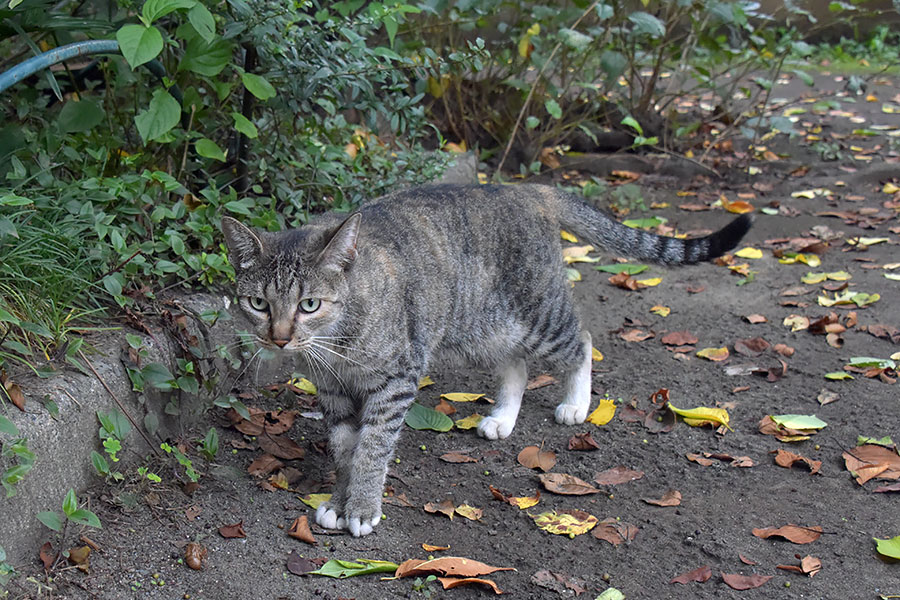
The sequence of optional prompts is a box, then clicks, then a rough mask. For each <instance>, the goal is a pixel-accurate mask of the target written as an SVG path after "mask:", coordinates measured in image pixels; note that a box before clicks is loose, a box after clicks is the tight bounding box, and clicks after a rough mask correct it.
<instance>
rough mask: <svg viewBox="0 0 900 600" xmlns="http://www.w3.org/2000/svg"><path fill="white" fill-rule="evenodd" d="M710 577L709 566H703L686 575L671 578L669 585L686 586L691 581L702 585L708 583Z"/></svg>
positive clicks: (710, 570)
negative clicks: (679, 584)
mask: <svg viewBox="0 0 900 600" xmlns="http://www.w3.org/2000/svg"><path fill="white" fill-rule="evenodd" d="M710 577H712V569H710V568H709V565H703V566H702V567H697V568H696V569H694V570H693V571H688V572H687V573H682V574H681V575H678V576H677V577H674V578H672V580H671V581H670V582H669V583H681V584H687V583H689V582H691V581H696V582H697V583H703V582H705V581H709V578H710Z"/></svg>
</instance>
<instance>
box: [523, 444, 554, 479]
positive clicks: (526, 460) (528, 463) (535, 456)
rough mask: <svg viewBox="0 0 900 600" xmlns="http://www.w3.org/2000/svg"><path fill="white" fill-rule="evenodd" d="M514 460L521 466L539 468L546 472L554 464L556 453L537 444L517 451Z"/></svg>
mask: <svg viewBox="0 0 900 600" xmlns="http://www.w3.org/2000/svg"><path fill="white" fill-rule="evenodd" d="M516 460H518V461H519V464H520V465H522V466H523V467H528V468H529V469H540V470H541V471H544V472H545V473H546V472H547V471H549V470H550V469H552V468H553V465H555V464H556V453H555V452H550V451H546V452H545V451H543V450H541V449H540V448H538V447H537V446H526V447H525V448H522V451H521V452H519V455H518V456H517V457H516Z"/></svg>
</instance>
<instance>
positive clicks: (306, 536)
mask: <svg viewBox="0 0 900 600" xmlns="http://www.w3.org/2000/svg"><path fill="white" fill-rule="evenodd" d="M288 535H289V536H291V537H292V538H297V539H298V540H300V541H301V542H306V543H307V544H312V545H313V546H315V545H316V544H318V543H319V542H318V540H316V538H315V537H313V534H312V531H311V530H310V528H309V517H307V516H306V515H301V516H299V517H297V518H296V519H294V522H293V523H291V528H290V529H288Z"/></svg>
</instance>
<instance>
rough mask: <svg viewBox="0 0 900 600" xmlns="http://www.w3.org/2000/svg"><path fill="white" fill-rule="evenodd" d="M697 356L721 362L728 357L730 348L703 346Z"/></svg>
mask: <svg viewBox="0 0 900 600" xmlns="http://www.w3.org/2000/svg"><path fill="white" fill-rule="evenodd" d="M697 356H699V357H700V358H705V359H707V360H711V361H714V362H720V361H723V360H726V359H727V358H728V348H725V347H722V348H703V349H702V350H698V351H697Z"/></svg>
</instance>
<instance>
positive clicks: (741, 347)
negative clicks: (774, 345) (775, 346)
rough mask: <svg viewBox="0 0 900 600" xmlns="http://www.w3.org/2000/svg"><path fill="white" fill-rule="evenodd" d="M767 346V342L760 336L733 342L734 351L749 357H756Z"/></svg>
mask: <svg viewBox="0 0 900 600" xmlns="http://www.w3.org/2000/svg"><path fill="white" fill-rule="evenodd" d="M768 348H769V342H767V341H766V340H764V339H762V338H761V337H755V338H750V339H746V340H737V341H736V342H735V343H734V351H735V352H737V353H738V354H743V355H744V356H749V357H751V358H753V357H757V356H759V355H760V354H762V353H763V352H765V351H766V350H768Z"/></svg>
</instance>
